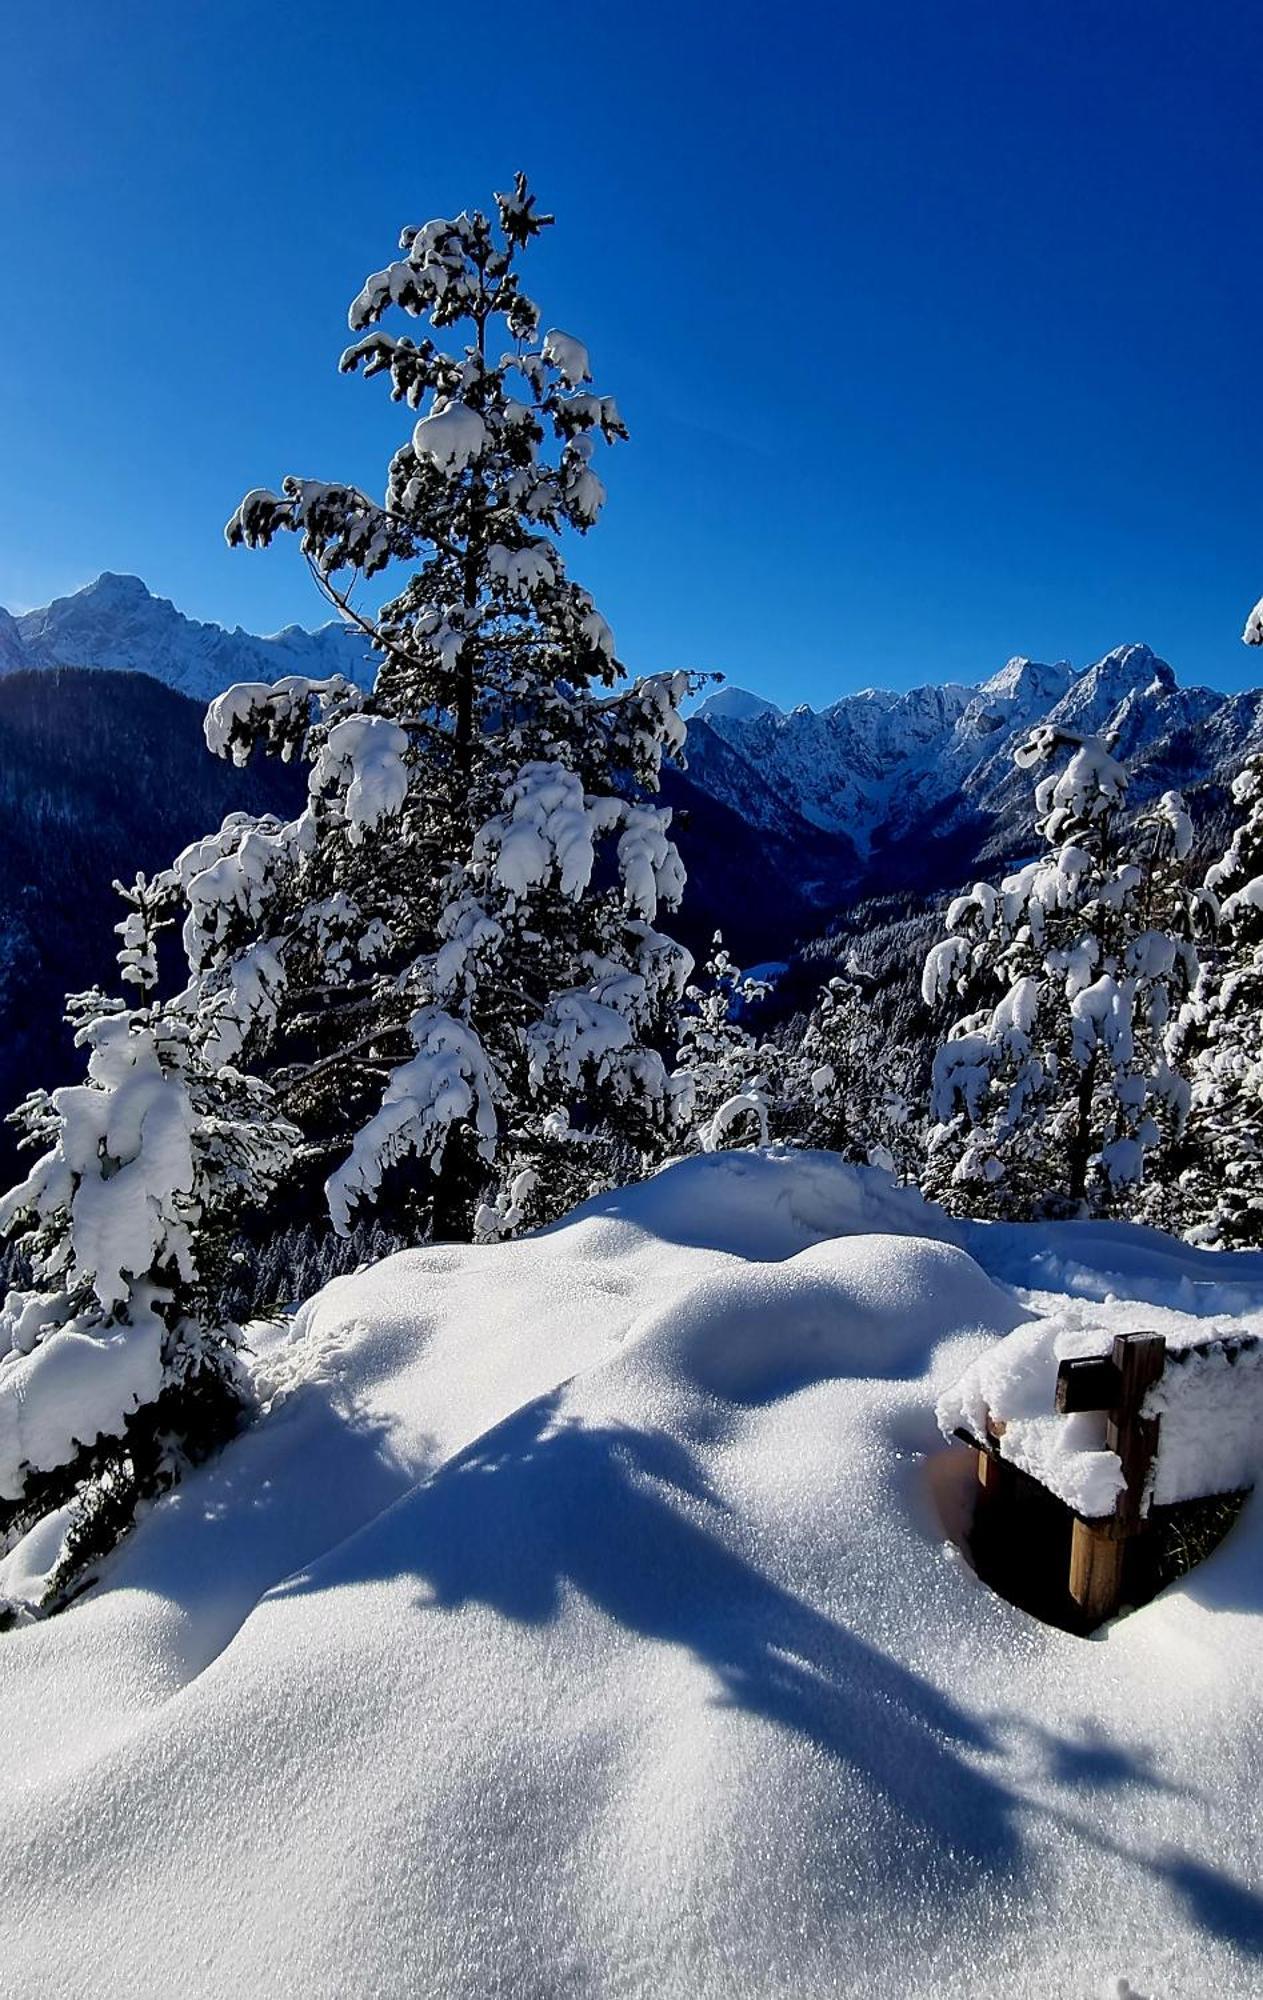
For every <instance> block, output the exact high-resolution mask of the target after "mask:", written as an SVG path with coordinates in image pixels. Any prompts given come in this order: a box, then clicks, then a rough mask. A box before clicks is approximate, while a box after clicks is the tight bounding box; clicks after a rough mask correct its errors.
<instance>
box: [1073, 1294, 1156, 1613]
mask: <svg viewBox="0 0 1263 2000" xmlns="http://www.w3.org/2000/svg"><path fill="white" fill-rule="evenodd" d="M1165 1366H1166V1341H1165V1340H1164V1339H1163V1337H1162V1335H1161V1334H1160V1333H1120V1334H1117V1335H1115V1338H1114V1345H1113V1348H1112V1350H1111V1352H1110V1354H1109V1355H1108V1356H1102V1357H1100V1358H1099V1359H1097V1358H1092V1359H1086V1360H1073V1361H1063V1362H1062V1363H1061V1366H1060V1367H1059V1369H1058V1371H1057V1410H1058V1412H1059V1414H1060V1415H1062V1416H1073V1415H1075V1414H1076V1413H1077V1412H1079V1411H1083V1410H1104V1411H1105V1413H1106V1418H1105V1442H1106V1445H1107V1447H1108V1449H1109V1450H1110V1451H1113V1452H1116V1453H1117V1454H1118V1459H1119V1463H1120V1464H1121V1466H1122V1472H1123V1487H1122V1490H1121V1492H1120V1493H1119V1496H1118V1503H1117V1505H1116V1507H1115V1510H1114V1512H1113V1514H1111V1515H1107V1516H1106V1517H1105V1518H1104V1519H1099V1520H1085V1519H1084V1518H1083V1517H1082V1516H1080V1515H1076V1516H1075V1521H1074V1528H1073V1532H1072V1536H1071V1543H1070V1595H1071V1597H1072V1598H1073V1599H1074V1601H1075V1603H1076V1604H1077V1605H1078V1606H1079V1607H1080V1609H1081V1610H1082V1612H1083V1614H1084V1616H1085V1618H1088V1619H1090V1620H1091V1621H1092V1622H1093V1623H1094V1624H1096V1623H1099V1622H1101V1621H1102V1620H1104V1619H1106V1618H1110V1617H1112V1616H1113V1614H1114V1613H1115V1612H1116V1611H1117V1609H1118V1607H1119V1604H1120V1602H1121V1599H1122V1590H1123V1570H1124V1563H1125V1558H1126V1551H1127V1543H1128V1541H1129V1540H1130V1539H1131V1537H1132V1536H1133V1535H1135V1534H1136V1533H1137V1532H1138V1531H1139V1530H1140V1528H1141V1527H1142V1526H1143V1523H1144V1505H1145V1492H1146V1487H1147V1486H1148V1483H1149V1475H1150V1472H1151V1470H1152V1467H1153V1461H1154V1458H1155V1456H1156V1454H1157V1449H1158V1432H1159V1428H1160V1425H1161V1418H1159V1417H1145V1416H1143V1415H1142V1414H1141V1412H1142V1409H1143V1406H1144V1401H1145V1397H1146V1396H1147V1395H1148V1393H1149V1391H1150V1389H1151V1388H1152V1387H1153V1385H1154V1383H1155V1382H1157V1381H1158V1380H1159V1379H1160V1377H1161V1375H1162V1371H1163V1369H1164V1368H1165Z"/></svg>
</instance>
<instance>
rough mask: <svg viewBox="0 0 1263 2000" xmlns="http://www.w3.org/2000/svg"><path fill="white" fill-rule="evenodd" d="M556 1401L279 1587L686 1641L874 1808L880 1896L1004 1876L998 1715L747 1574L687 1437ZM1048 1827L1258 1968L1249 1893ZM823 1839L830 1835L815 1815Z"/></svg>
mask: <svg viewBox="0 0 1263 2000" xmlns="http://www.w3.org/2000/svg"><path fill="white" fill-rule="evenodd" d="M561 1394H562V1391H561V1390H557V1391H554V1392H553V1393H552V1394H550V1395H548V1396H544V1397H541V1398H539V1399H538V1400H537V1401H535V1402H533V1403H530V1404H528V1405H527V1406H526V1407H525V1408H523V1409H522V1410H519V1411H518V1412H516V1413H515V1415H513V1416H512V1417H510V1418H508V1419H507V1420H506V1421H505V1422H504V1423H502V1424H500V1425H499V1426H498V1427H497V1428H496V1429H495V1430H493V1431H490V1432H488V1433H487V1434H486V1435H485V1436H484V1437H481V1438H479V1439H478V1440H477V1442H476V1443H475V1444H473V1445H472V1446H470V1447H469V1449H468V1450H466V1451H465V1452H463V1453H460V1454H458V1455H457V1456H456V1457H454V1458H452V1459H450V1460H449V1461H448V1462H447V1463H446V1464H445V1465H444V1466H443V1467H442V1468H441V1469H440V1470H439V1472H438V1473H436V1475H435V1476H434V1478H433V1479H432V1480H430V1481H429V1482H427V1483H426V1484H425V1485H423V1486H419V1487H417V1488H415V1489H414V1490H413V1491H412V1492H410V1493H408V1494H407V1495H405V1496H404V1497H403V1498H402V1499H401V1500H399V1501H397V1502H396V1504H395V1505H394V1506H393V1507H391V1508H389V1509H388V1510H387V1512H386V1513H384V1514H383V1515H381V1516H380V1517H379V1518H378V1519H377V1520H376V1521H374V1522H372V1523H371V1524H370V1525H369V1526H368V1527H366V1528H365V1529H363V1530H361V1531H360V1533H358V1534H356V1535H354V1536H353V1537H352V1538H351V1539H350V1540H348V1541H347V1542H344V1543H343V1544H342V1545H341V1546H340V1547H339V1548H337V1549H335V1550H333V1551H332V1552H331V1553H330V1554H329V1555H328V1556H326V1557H325V1558H323V1559H322V1560H321V1561H320V1562H319V1563H317V1564H315V1565H314V1566H313V1567H312V1568H311V1569H310V1570H308V1571H307V1572H305V1573H299V1574H297V1575H294V1576H292V1577H291V1578H290V1579H289V1580H288V1581H287V1582H286V1583H285V1584H283V1585H281V1586H279V1589H278V1591H277V1593H276V1594H277V1595H301V1594H306V1593H309V1592H315V1591H320V1590H327V1589H336V1588H337V1587H339V1586H340V1585H348V1584H355V1583H360V1582H366V1581H386V1580H389V1579H390V1578H393V1577H398V1576H415V1577H416V1578H417V1579H418V1580H419V1581H420V1583H421V1584H422V1585H423V1587H424V1590H425V1593H426V1594H425V1595H424V1596H423V1597H422V1598H421V1599H420V1600H419V1605H420V1608H421V1609H422V1610H429V1609H432V1610H439V1611H450V1610H455V1609H458V1608H459V1607H461V1606H462V1605H466V1604H483V1605H487V1606H489V1607H491V1608H492V1609H493V1610H495V1611H497V1612H499V1613H500V1614H501V1615H502V1616H503V1617H505V1618H509V1619H512V1620H514V1621H515V1622H516V1623H519V1624H524V1625H537V1626H546V1625H548V1624H550V1623H551V1622H553V1621H554V1620H555V1619H556V1618H557V1617H558V1616H559V1615H560V1612H561V1608H562V1605H563V1601H564V1600H565V1598H566V1597H567V1596H568V1595H570V1594H572V1593H577V1594H578V1595H579V1596H581V1597H582V1598H584V1599H586V1600H587V1602H588V1603H590V1604H591V1605H593V1606H595V1607H596V1608H597V1609H598V1610H600V1611H602V1612H604V1613H605V1615H606V1616H607V1617H608V1618H609V1619H610V1620H611V1621H613V1622H614V1623H615V1624H616V1625H618V1626H619V1627H621V1628H622V1629H624V1630H625V1631H628V1632H632V1633H635V1634H637V1635H639V1636H640V1637H643V1638H646V1639H651V1640H655V1641H658V1642H660V1643H663V1644H666V1645H674V1646H680V1647H683V1648H685V1649H686V1650H687V1651H688V1652H689V1653H690V1654H691V1655H692V1656H693V1658H695V1659H696V1660H698V1661H700V1662H701V1663H702V1664H703V1665H705V1666H706V1667H707V1668H708V1669H709V1670H710V1672H711V1673H712V1674H713V1676H714V1679H715V1683H716V1690H717V1694H716V1699H717V1701H718V1702H719V1703H720V1704H722V1705H724V1706H727V1707H731V1708H732V1709H734V1710H741V1711H744V1712H746V1713H747V1714H750V1715H754V1716H758V1717H761V1718H762V1719H763V1720H764V1721H766V1722H769V1723H771V1724H773V1725H774V1726H775V1727H777V1728H779V1729H783V1730H786V1731H789V1732H791V1733H792V1734H794V1735H795V1736H797V1737H799V1738H801V1739H804V1740H805V1741H806V1742H808V1743H810V1744H811V1745H813V1746H814V1747H815V1748H816V1749H817V1750H818V1751H820V1752H821V1753H823V1755H824V1756H825V1757H827V1758H828V1759H830V1760H831V1761H832V1762H833V1763H834V1764H836V1765H837V1766H839V1767H841V1768H843V1769H845V1770H846V1771H848V1772H849V1773H850V1774H852V1776H853V1778H854V1779H855V1780H858V1782H859V1785H860V1787H861V1792H862V1794H863V1797H862V1798H861V1799H860V1800H859V1801H858V1802H857V1801H856V1800H855V1798H854V1795H853V1794H852V1793H849V1792H848V1793H847V1794H845V1795H844V1796H843V1797H842V1798H841V1800H840V1805H841V1808H842V1810H843V1811H844V1812H845V1814H846V1817H847V1820H848V1821H853V1815H854V1813H855V1812H856V1811H857V1810H858V1811H859V1812H865V1811H866V1808H865V1804H864V1799H865V1798H866V1799H867V1801H868V1803H869V1805H872V1806H876V1808H877V1809H878V1814H879V1818H880V1816H881V1814H882V1812H883V1810H884V1812H885V1814H886V1815H888V1822H887V1824H888V1830H887V1833H886V1835H885V1836H884V1837H883V1836H880V1835H877V1834H876V1832H875V1827H874V1831H873V1833H872V1838H871V1851H869V1850H868V1847H867V1846H866V1852H868V1861H869V1865H870V1866H871V1867H872V1869H873V1870H874V1871H875V1872H877V1871H880V1873H881V1875H882V1879H883V1881H884V1883H885V1884H886V1886H887V1887H888V1886H889V1883H890V1879H891V1875H892V1873H893V1872H895V1871H900V1872H902V1873H903V1874H905V1875H906V1876H907V1878H908V1894H909V1895H910V1896H911V1897H913V1898H915V1899H916V1901H917V1903H918V1905H919V1906H920V1907H921V1908H925V1907H926V1906H927V1905H928V1904H929V1903H930V1902H931V1901H934V1902H941V1903H946V1902H954V1901H956V1900H957V1899H958V1898H959V1897H960V1896H961V1894H963V1893H965V1892H967V1891H968V1890H969V1889H970V1888H972V1887H974V1886H976V1885H977V1883H978V1881H979V1879H980V1877H982V1876H990V1877H992V1878H1003V1879H1008V1880H1014V1879H1016V1878H1018V1877H1019V1876H1020V1875H1021V1874H1022V1873H1023V1871H1024V1868H1025V1865H1026V1856H1025V1850H1024V1843H1023V1840H1022V1837H1021V1833H1020V1829H1019V1821H1018V1815H1019V1814H1023V1815H1024V1814H1027V1813H1029V1812H1031V1811H1032V1809H1033V1810H1034V1812H1035V1814H1036V1816H1037V1817H1038V1816H1039V1815H1040V1808H1039V1807H1038V1806H1033V1802H1032V1801H1030V1800H1029V1799H1028V1798H1025V1797H1023V1795H1022V1792H1021V1790H1020V1789H1013V1788H1010V1787H1009V1786H1007V1785H1006V1784H1004V1783H1003V1782H1002V1781H1001V1780H1000V1779H999V1778H997V1777H995V1776H992V1775H990V1774H988V1773H987V1772H985V1771H979V1770H978V1769H977V1768H975V1765H974V1764H973V1762H971V1761H970V1753H983V1754H986V1755H990V1756H993V1757H1004V1756H1006V1755H1007V1754H1008V1752H1007V1749H1006V1743H1005V1735H1006V1733H1008V1732H1010V1731H1011V1728H1012V1723H1013V1718H1012V1717H1011V1716H1010V1717H1005V1716H1003V1715H998V1716H997V1717H996V1718H995V1720H994V1723H992V1722H989V1721H984V1720H981V1719H979V1718H977V1717H975V1716H972V1715H970V1714H968V1713H967V1712H966V1711H965V1710H964V1709H963V1708H961V1707H959V1706H958V1705H957V1704H956V1703H954V1702H953V1701H952V1700H951V1699H950V1698H949V1697H947V1696H945V1695H943V1694H942V1693H940V1692H939V1691H938V1690H937V1689H936V1688H934V1687H933V1686H931V1685H930V1684H929V1683H928V1682H926V1681H925V1680H923V1679H921V1678H920V1677H919V1676H918V1675H916V1674H914V1673H912V1672H910V1671H909V1670H908V1669H907V1668H905V1667H902V1666H900V1665H899V1664H898V1662H896V1661H895V1660H893V1659H891V1658H889V1657H888V1656H887V1655H886V1654H884V1653H882V1652H879V1651H878V1650H876V1648H874V1647H872V1646H870V1645H868V1644H867V1643H866V1642H865V1641H864V1640H862V1639H860V1638H859V1637H857V1636H856V1634H854V1633H853V1632H850V1631H848V1630H847V1629H846V1627H845V1626H842V1625H839V1624H838V1623H837V1622H836V1621H834V1620H832V1619H830V1618H827V1617H825V1616H823V1615H822V1614H821V1613H820V1612H818V1611H816V1610H815V1609H813V1607H812V1606H811V1605H809V1604H807V1603H806V1602H804V1601H803V1600H802V1599H800V1598H798V1597H795V1596H794V1595H793V1594H792V1593H791V1592H790V1591H787V1590H786V1589H784V1588H783V1587H782V1586H781V1585H780V1584H779V1583H777V1582H775V1581H774V1580H772V1579H771V1578H769V1577H767V1576H765V1575H763V1574H762V1573H761V1572H760V1571H759V1570H758V1569H757V1568H756V1567H755V1566H754V1565H753V1564H752V1563H751V1562H749V1561H747V1560H746V1558H745V1557H744V1556H742V1555H741V1554H739V1553H736V1552H735V1551H734V1550H733V1549H731V1548H730V1547H728V1546H727V1545H726V1544H725V1543H724V1542H723V1541H721V1540H720V1539H719V1537H718V1535H717V1534H715V1533H714V1532H712V1531H711V1527H710V1526H709V1524H708V1520H707V1517H708V1516H710V1517H711V1520H717V1519H718V1518H720V1517H722V1515H723V1514H724V1512H725V1510H724V1507H723V1503H722V1501H721V1500H720V1499H719V1498H718V1497H717V1496H716V1495H715V1494H714V1493H713V1492H712V1491H711V1490H710V1488H709V1486H708V1484H707V1482H706V1480H705V1478H704V1476H703V1475H702V1473H701V1472H700V1470H699V1468H698V1466H697V1465H696V1463H695V1461H694V1459H693V1458H692V1456H691V1455H690V1453H689V1452H688V1451H687V1450H686V1449H685V1448H684V1447H683V1446H682V1445H680V1444H678V1443H677V1442H675V1441H674V1440H672V1439H671V1438H669V1437H667V1436H665V1435H664V1434H662V1433H660V1432H649V1431H642V1430H635V1429H631V1428H627V1427H624V1426H621V1425H613V1424H610V1425H605V1426H592V1425H586V1424H581V1423H579V1422H577V1421H575V1420H573V1419H567V1418H565V1417H563V1416H561V1415H560V1414H559V1404H560V1398H561ZM1037 1734H1038V1737H1039V1745H1040V1749H1041V1752H1042V1757H1041V1761H1044V1760H1048V1761H1049V1763H1050V1764H1051V1769H1052V1775H1054V1776H1055V1777H1056V1778H1057V1780H1058V1782H1060V1783H1063V1784H1065V1785H1067V1786H1068V1787H1070V1788H1071V1789H1072V1790H1074V1791H1079V1790H1086V1791H1088V1792H1091V1791H1094V1790H1095V1791H1101V1790H1106V1791H1109V1790H1120V1791H1121V1790H1122V1788H1124V1787H1127V1786H1132V1785H1138V1786H1140V1787H1153V1788H1156V1789H1159V1790H1161V1789H1166V1787H1164V1786H1163V1784H1162V1781H1161V1780H1160V1779H1159V1778H1158V1777H1157V1774H1156V1773H1155V1772H1154V1771H1153V1770H1152V1769H1151V1768H1150V1767H1149V1765H1148V1764H1147V1763H1146V1762H1145V1760H1144V1759H1143V1758H1141V1759H1139V1760H1138V1759H1137V1758H1136V1756H1135V1755H1134V1754H1133V1753H1131V1752H1128V1751H1124V1750H1122V1749H1120V1748H1119V1747H1117V1746H1115V1745H1112V1744H1111V1743H1110V1742H1109V1741H1108V1740H1107V1739H1106V1738H1105V1736H1104V1735H1103V1734H1101V1733H1100V1732H1099V1731H1097V1730H1093V1729H1088V1730H1087V1731H1086V1732H1084V1733H1083V1734H1081V1735H1080V1736H1079V1737H1078V1738H1076V1739H1065V1740H1061V1739H1059V1738H1056V1737H1054V1736H1053V1735H1052V1733H1051V1732H1047V1731H1039V1732H1037ZM1010 1744H1011V1735H1010ZM1017 1775H1018V1774H1017V1773H1015V1774H1014V1776H1015V1778H1016V1777H1017ZM824 1811H825V1812H826V1814H827V1812H828V1807H827V1804H826V1805H825V1806H824ZM1044 1814H1045V1816H1046V1817H1048V1818H1050V1819H1051V1820H1053V1821H1054V1822H1059V1823H1060V1824H1061V1825H1062V1826H1064V1827H1065V1829H1066V1831H1067V1832H1075V1833H1077V1834H1079V1835H1080V1836H1081V1837H1084V1838H1086V1839H1087V1840H1089V1841H1090V1842H1092V1843H1093V1844H1095V1845H1097V1846H1098V1847H1099V1848H1100V1849H1101V1851H1102V1852H1103V1853H1108V1854H1112V1855H1114V1856H1116V1857H1117V1858H1119V1859H1120V1860H1122V1861H1124V1862H1126V1863H1129V1864H1130V1865H1132V1866H1134V1867H1137V1868H1139V1869H1140V1870H1142V1871H1144V1872H1146V1873H1148V1874H1150V1875H1151V1876H1154V1877H1157V1878H1159V1879H1161V1880H1162V1881H1164V1882H1165V1883H1166V1884H1167V1885H1168V1887H1169V1888H1170V1889H1171V1891H1172V1892H1173V1893H1174V1894H1175V1895H1176V1896H1177V1897H1178V1898H1179V1899H1180V1900H1181V1901H1182V1902H1183V1903H1184V1905H1185V1908H1186V1910H1187V1912H1188V1915H1189V1917H1190V1918H1191V1920H1192V1921H1193V1922H1194V1923H1195V1924H1197V1925H1198V1926H1199V1927H1200V1928H1202V1929H1203V1930H1204V1931H1206V1932H1207V1933H1209V1934H1211V1935H1213V1936H1215V1937H1216V1938H1219V1939H1221V1940H1223V1941H1224V1942H1226V1943H1228V1944H1230V1945H1233V1946H1235V1947H1237V1948H1238V1949H1239V1950H1242V1951H1244V1952H1247V1953H1250V1954H1253V1955H1263V1898H1260V1897H1259V1896H1257V1895H1256V1894H1255V1893H1254V1892H1253V1891H1252V1890H1251V1889H1248V1888H1246V1887H1244V1886H1243V1885H1241V1884H1239V1883H1236V1882H1234V1881H1233V1880H1232V1879H1231V1878H1230V1877H1228V1876H1226V1875H1225V1874H1223V1873H1221V1872H1220V1871H1217V1870H1215V1869H1214V1868H1212V1867H1209V1866H1207V1865H1206V1864H1205V1863H1204V1862H1202V1861H1200V1860H1195V1859H1193V1858H1192V1857H1190V1856H1188V1855H1185V1854H1182V1853H1180V1852H1178V1851H1177V1850H1172V1849H1168V1850H1165V1851H1163V1852H1159V1853H1145V1852H1144V1851H1142V1849H1141V1848H1139V1847H1135V1848H1133V1847H1130V1846H1124V1845H1122V1844H1120V1843H1117V1842H1116V1841H1114V1840H1113V1839H1111V1838H1110V1836H1109V1835H1107V1834H1105V1833H1103V1831H1102V1830H1100V1829H1099V1828H1094V1827H1093V1826H1092V1825H1091V1823H1090V1821H1089V1822H1088V1823H1084V1822H1082V1821H1080V1820H1078V1818H1077V1815H1074V1814H1072V1813H1067V1812H1066V1811H1065V1810H1064V1809H1058V1808H1055V1807H1053V1808H1045V1809H1044ZM817 1831H818V1834H819V1837H820V1840H821V1842H822V1844H823V1843H826V1842H827V1841H828V1839H829V1834H828V1828H827V1824H826V1823H823V1822H822V1823H821V1824H820V1825H819V1826H818V1828H817ZM927 1841H928V1842H929V1843H931V1844H932V1847H933V1850H934V1852H933V1856H932V1858H930V1857H928V1856H927ZM822 1858H823V1857H822ZM826 1865H827V1864H826Z"/></svg>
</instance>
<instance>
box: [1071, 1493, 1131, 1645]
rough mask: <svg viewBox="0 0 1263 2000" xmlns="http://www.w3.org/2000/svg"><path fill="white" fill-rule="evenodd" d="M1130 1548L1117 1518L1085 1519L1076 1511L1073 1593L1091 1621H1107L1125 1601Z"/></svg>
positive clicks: (1072, 1538)
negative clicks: (1125, 1562) (1125, 1570)
mask: <svg viewBox="0 0 1263 2000" xmlns="http://www.w3.org/2000/svg"><path fill="white" fill-rule="evenodd" d="M1126 1549H1127V1543H1126V1542H1125V1540H1124V1539H1123V1537H1122V1536H1121V1535H1120V1534H1119V1532H1118V1529H1117V1526H1116V1524H1115V1522H1114V1521H1112V1520H1106V1521H1084V1520H1081V1519H1080V1518H1079V1516H1078V1515H1077V1514H1076V1515H1075V1518H1074V1527H1073V1528H1072V1529H1071V1532H1070V1595H1071V1597H1073V1599H1074V1601H1075V1603H1076V1604H1077V1605H1078V1607H1079V1609H1080V1611H1081V1612H1082V1613H1083V1615H1084V1617H1085V1619H1087V1621H1088V1623H1089V1624H1092V1625H1103V1624H1104V1622H1105V1620H1106V1619H1107V1618H1112V1617H1113V1615H1114V1613H1115V1612H1116V1611H1117V1609H1118V1607H1119V1604H1120V1602H1121V1601H1122V1594H1123V1557H1124V1554H1125V1553H1126Z"/></svg>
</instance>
